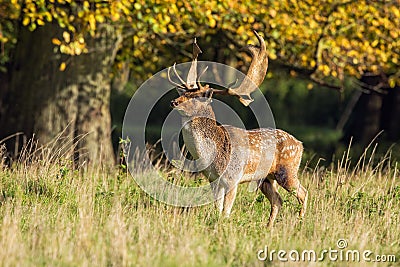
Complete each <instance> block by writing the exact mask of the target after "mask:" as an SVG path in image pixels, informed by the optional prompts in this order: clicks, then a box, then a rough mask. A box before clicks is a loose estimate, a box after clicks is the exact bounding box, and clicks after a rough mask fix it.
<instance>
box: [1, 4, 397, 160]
mask: <svg viewBox="0 0 400 267" xmlns="http://www.w3.org/2000/svg"><path fill="white" fill-rule="evenodd" d="M399 22H400V8H399V3H398V1H374V0H369V1H351V0H348V1H346V0H340V1H337V0H318V1H308V0H304V1H298V0H283V1H274V0H269V1H245V2H243V3H239V2H236V1H225V0H224V1H178V2H176V1H168V0H167V1H133V0H119V1H76V0H75V1H74V0H47V1H45V0H38V1H32V0H26V1H21V0H1V1H0V140H3V141H4V142H5V144H6V145H7V151H8V152H7V153H8V154H9V155H12V156H14V157H15V156H17V155H18V153H19V148H20V147H22V146H23V144H24V143H26V142H28V141H27V140H30V138H32V137H33V136H34V138H35V140H37V141H38V142H39V144H47V143H49V142H50V141H52V140H54V138H56V137H57V136H58V137H57V138H59V139H60V142H59V143H60V145H59V146H60V147H62V150H64V151H65V153H64V155H69V156H71V157H73V158H74V160H75V161H81V162H82V161H86V160H89V161H97V160H99V159H101V160H102V161H110V162H113V160H114V159H113V157H110V156H109V155H112V154H114V155H117V154H118V141H119V137H120V136H121V122H122V118H123V115H124V112H125V108H126V106H127V103H128V102H129V99H130V98H131V97H132V95H133V94H134V92H135V90H136V89H137V88H138V86H140V84H141V83H142V82H144V81H145V80H146V79H147V78H149V77H151V76H152V74H154V73H156V72H157V71H159V70H162V69H164V68H166V67H168V66H171V65H172V64H173V63H174V62H178V63H180V62H185V61H189V60H190V56H191V54H190V51H191V42H192V38H193V37H197V38H198V42H199V44H200V46H201V47H202V49H203V54H202V55H201V60H212V61H216V62H221V63H225V64H227V65H231V66H233V67H236V68H238V69H240V70H242V71H243V72H246V70H247V67H248V65H249V62H250V57H249V56H248V55H246V54H245V53H243V52H239V49H240V48H241V47H243V46H244V45H246V44H247V43H253V44H254V43H255V42H256V40H255V38H254V35H253V33H252V31H253V30H257V31H258V32H260V33H261V34H262V35H263V36H264V38H265V40H266V44H267V50H268V53H269V58H270V67H269V70H268V75H267V78H266V80H265V81H264V83H263V85H262V86H261V90H262V91H263V92H264V94H265V95H266V97H267V100H268V101H269V103H270V105H271V109H272V111H273V113H274V116H275V120H276V125H277V127H279V128H283V129H285V130H287V131H289V132H291V133H293V134H294V135H295V136H297V137H298V138H299V139H300V140H302V141H303V142H304V145H305V148H306V157H307V158H308V159H319V158H321V157H322V158H324V159H325V160H326V161H327V162H330V161H331V160H332V159H334V157H333V155H335V154H337V153H339V152H341V151H342V150H343V149H344V148H346V147H347V146H348V144H349V142H350V140H351V142H352V144H353V145H354V146H355V149H354V151H355V153H356V152H357V151H362V149H363V148H364V147H365V146H366V145H368V144H369V143H370V141H371V140H373V138H374V137H375V136H376V135H377V134H378V133H379V132H380V131H382V130H383V132H382V133H381V134H380V135H379V136H378V138H377V139H376V140H375V141H378V142H379V144H380V145H379V149H380V151H382V153H384V152H386V150H387V149H388V148H389V147H391V146H392V145H393V144H394V147H392V152H393V156H394V157H396V154H397V155H399V154H400V153H399V147H398V145H396V142H398V141H399V140H400V123H399V114H400V68H399V66H400V38H399V37H400V36H399V35H400V32H399ZM169 100H170V99H165V103H164V104H161V108H162V110H163V111H165V112H168V111H169V107H168V103H169ZM237 104H238V103H235V102H233V103H232V105H237ZM240 112H242V115H243V117H246V116H247V115H246V113H245V112H246V111H240ZM157 123H158V121H157V119H156V118H155V119H152V120H151V121H150V122H149V129H150V130H149V132H150V134H149V136H148V140H149V142H156V141H157V139H158V138H159V135H158V134H157V130H156V129H155V130H154V131H153V132H152V131H151V129H152V125H157ZM247 124H248V125H249V127H251V126H252V125H251V124H252V122H251V120H248V121H247ZM154 127H155V126H154ZM61 141H62V142H61Z"/></svg>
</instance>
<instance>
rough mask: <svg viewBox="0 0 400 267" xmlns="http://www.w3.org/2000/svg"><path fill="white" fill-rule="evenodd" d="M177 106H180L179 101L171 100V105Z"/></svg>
mask: <svg viewBox="0 0 400 267" xmlns="http://www.w3.org/2000/svg"><path fill="white" fill-rule="evenodd" d="M176 106H178V102H177V101H176V100H172V101H171V107H173V108H174V107H176Z"/></svg>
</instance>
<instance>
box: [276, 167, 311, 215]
mask: <svg viewBox="0 0 400 267" xmlns="http://www.w3.org/2000/svg"><path fill="white" fill-rule="evenodd" d="M277 169H278V171H277V172H276V173H275V179H276V181H277V182H278V184H279V185H280V186H282V187H283V188H285V189H286V190H287V191H288V192H290V193H294V194H295V196H296V198H297V200H298V201H299V203H300V204H301V205H302V207H301V210H300V213H299V215H300V218H303V217H304V214H305V213H306V208H307V199H308V191H307V189H305V188H304V187H303V186H302V185H301V184H300V181H299V179H298V178H297V171H298V168H295V171H293V169H292V170H291V169H290V168H287V167H286V166H279V167H278V168H277Z"/></svg>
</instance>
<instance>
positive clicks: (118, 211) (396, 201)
mask: <svg viewBox="0 0 400 267" xmlns="http://www.w3.org/2000/svg"><path fill="white" fill-rule="evenodd" d="M1 158H4V155H1ZM160 169H161V171H164V172H167V171H169V172H170V175H171V173H172V176H173V175H175V174H176V175H181V174H179V173H178V172H174V171H173V170H172V172H171V170H163V169H162V167H161V166H160ZM299 175H300V179H301V181H302V183H303V184H304V185H305V186H306V188H307V189H308V190H309V204H308V211H307V214H306V216H305V218H304V219H303V220H302V221H299V220H298V218H297V214H298V210H299V208H300V207H299V205H298V203H297V200H296V199H295V198H294V197H293V196H291V195H290V194H289V193H287V192H285V191H284V190H280V193H281V195H282V198H283V199H284V204H283V207H282V210H281V212H280V213H279V215H278V218H277V221H276V223H275V226H274V228H273V229H271V230H268V229H267V228H265V225H266V223H267V220H268V215H269V210H270V205H269V202H268V200H267V199H266V198H265V197H264V196H263V195H262V194H261V192H249V191H248V190H247V186H241V187H240V190H239V193H238V197H237V200H236V202H235V205H234V207H233V213H232V215H231V217H230V218H229V219H226V218H220V217H219V216H218V213H217V212H216V210H215V207H214V206H213V205H205V206H201V207H196V208H190V209H184V208H179V207H172V206H168V205H165V204H163V203H160V202H158V201H156V200H154V199H152V198H151V197H149V196H148V195H147V194H146V193H144V192H143V191H142V190H141V189H140V188H139V187H138V185H137V184H136V183H135V180H134V179H133V177H132V176H131V175H130V174H129V173H127V172H126V170H125V169H124V168H122V167H121V166H112V167H110V166H108V167H107V166H101V165H99V166H94V165H93V166H81V167H79V168H77V169H74V168H72V164H71V162H69V161H67V160H63V159H62V157H61V156H58V155H53V154H52V153H51V151H47V152H46V151H42V152H40V153H32V152H26V153H25V154H24V156H21V157H20V159H19V160H17V161H15V162H13V163H12V165H11V166H9V165H6V164H5V163H4V162H2V161H0V248H1V249H0V262H1V265H2V266H265V265H278V266H279V265H285V266H286V265H292V264H293V265H294V264H296V265H300V266H309V265H316V266H336V265H337V264H339V265H340V266H346V265H348V266H352V265H354V266H360V265H361V266H364V265H367V266H388V265H389V266H395V265H399V262H400V235H399V233H400V178H399V166H398V164H397V163H396V162H393V161H391V159H390V153H388V154H387V155H386V156H385V157H383V158H381V159H375V158H374V156H373V153H366V154H364V155H363V156H362V157H361V158H358V159H352V158H350V156H349V154H347V153H345V154H344V155H343V157H339V158H338V159H337V160H336V161H334V162H333V163H332V164H331V165H330V166H328V167H322V166H316V167H313V168H311V167H310V166H307V163H306V162H303V163H302V167H301V173H300V174H299ZM196 177H197V178H198V179H201V178H200V177H199V176H196ZM186 179H188V181H189V182H190V181H192V179H193V176H186ZM342 239H344V240H342ZM338 241H340V242H345V243H344V244H345V247H344V248H343V249H339V248H338V245H340V246H341V245H342V244H338ZM266 249H267V250H268V253H266V251H265V250H266ZM324 249H325V250H338V251H342V252H346V251H348V250H358V251H360V253H361V257H362V253H363V251H368V250H369V251H371V253H370V254H369V255H368V256H369V259H371V262H365V260H363V258H361V259H360V262H354V261H351V260H350V261H346V259H343V258H342V261H340V262H339V263H338V260H336V261H334V260H330V259H329V255H328V254H325V255H324V260H323V261H322V262H318V259H317V262H314V261H313V260H311V261H301V259H300V262H297V263H295V262H292V261H291V260H290V259H289V256H290V257H292V258H293V257H295V256H296V254H295V253H293V250H296V251H299V252H300V255H301V253H302V251H303V250H315V251H316V252H317V257H320V256H321V255H322V254H320V252H321V251H323V250H324ZM260 250H264V251H260ZM272 250H276V251H278V250H285V251H287V252H288V253H287V254H286V255H285V256H284V255H281V256H282V258H286V259H288V262H281V261H280V260H279V259H278V258H277V257H278V253H277V252H276V253H275V254H273V261H270V259H268V258H267V259H262V260H260V259H259V257H260V256H261V257H262V256H265V255H267V254H268V255H269V254H270V253H271V251H272ZM290 251H292V252H290ZM289 253H291V254H290V255H289ZM343 255H345V254H343V253H342V256H343ZM379 255H381V256H384V257H381V258H380V259H381V260H383V259H385V261H393V260H396V262H386V263H382V262H376V261H375V262H374V260H377V259H378V258H377V257H376V256H379Z"/></svg>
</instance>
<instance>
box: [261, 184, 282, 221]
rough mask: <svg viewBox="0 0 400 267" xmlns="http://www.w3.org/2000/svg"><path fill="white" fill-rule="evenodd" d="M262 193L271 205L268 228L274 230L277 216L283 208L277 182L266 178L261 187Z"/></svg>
mask: <svg viewBox="0 0 400 267" xmlns="http://www.w3.org/2000/svg"><path fill="white" fill-rule="evenodd" d="M260 189H261V192H263V194H264V195H265V196H266V197H267V198H268V200H269V202H270V203H271V213H270V215H269V219H268V224H267V227H268V228H272V226H273V224H274V221H275V219H276V216H277V215H278V212H279V210H280V209H281V207H282V202H283V201H282V198H281V196H280V195H279V193H278V188H277V182H276V181H275V180H269V179H268V178H266V179H265V180H264V182H263V183H262V184H261V186H260Z"/></svg>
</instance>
